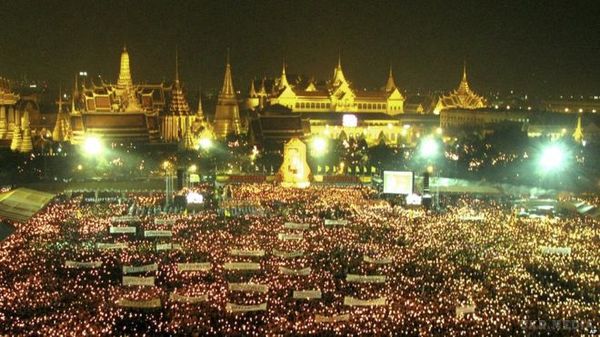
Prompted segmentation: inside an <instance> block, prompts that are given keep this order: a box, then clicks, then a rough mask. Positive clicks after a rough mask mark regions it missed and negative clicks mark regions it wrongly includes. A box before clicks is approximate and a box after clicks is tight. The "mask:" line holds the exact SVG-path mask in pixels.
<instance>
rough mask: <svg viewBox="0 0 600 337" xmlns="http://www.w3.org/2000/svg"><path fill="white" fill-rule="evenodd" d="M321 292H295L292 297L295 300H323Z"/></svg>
mask: <svg viewBox="0 0 600 337" xmlns="http://www.w3.org/2000/svg"><path fill="white" fill-rule="evenodd" d="M321 295H322V294H321V290H318V289H316V290H294V293H293V294H292V297H293V298H295V299H299V300H301V299H306V300H310V299H319V298H321Z"/></svg>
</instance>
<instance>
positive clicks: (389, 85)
mask: <svg viewBox="0 0 600 337" xmlns="http://www.w3.org/2000/svg"><path fill="white" fill-rule="evenodd" d="M394 89H396V82H395V81H394V74H393V73H392V64H391V63H390V73H389V75H388V80H387V83H386V84H385V91H386V92H391V91H393V90H394Z"/></svg>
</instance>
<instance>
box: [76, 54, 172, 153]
mask: <svg viewBox="0 0 600 337" xmlns="http://www.w3.org/2000/svg"><path fill="white" fill-rule="evenodd" d="M129 61H130V60H129V53H128V52H127V49H126V48H125V47H124V48H123V52H122V53H121V64H120V70H119V78H118V80H117V84H116V85H115V84H110V83H105V82H104V81H101V84H100V85H97V84H96V83H94V82H93V81H92V82H91V83H89V84H88V83H83V84H82V86H81V88H79V87H78V84H77V82H76V83H75V89H74V92H73V101H72V107H71V116H70V118H71V130H72V137H71V142H72V143H75V144H77V143H81V142H82V141H83V139H84V138H85V137H86V136H87V135H97V136H99V137H101V138H103V139H105V140H107V141H108V142H112V143H149V142H158V141H159V140H160V133H159V113H160V111H163V110H164V108H165V104H166V98H165V96H166V95H167V93H168V92H170V91H171V88H170V87H168V86H165V85H163V84H162V83H161V84H135V85H134V84H133V80H132V77H131V70H130V67H129Z"/></svg>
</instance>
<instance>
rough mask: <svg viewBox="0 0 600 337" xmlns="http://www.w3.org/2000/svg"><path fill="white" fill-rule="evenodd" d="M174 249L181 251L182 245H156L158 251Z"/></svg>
mask: <svg viewBox="0 0 600 337" xmlns="http://www.w3.org/2000/svg"><path fill="white" fill-rule="evenodd" d="M172 249H175V250H177V249H181V244H179V243H157V244H156V251H161V250H172Z"/></svg>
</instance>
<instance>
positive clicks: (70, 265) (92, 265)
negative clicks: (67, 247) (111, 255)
mask: <svg viewBox="0 0 600 337" xmlns="http://www.w3.org/2000/svg"><path fill="white" fill-rule="evenodd" d="M101 266H102V261H90V262H79V261H71V260H67V261H65V267H67V268H88V269H91V268H99V267H101Z"/></svg>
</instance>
